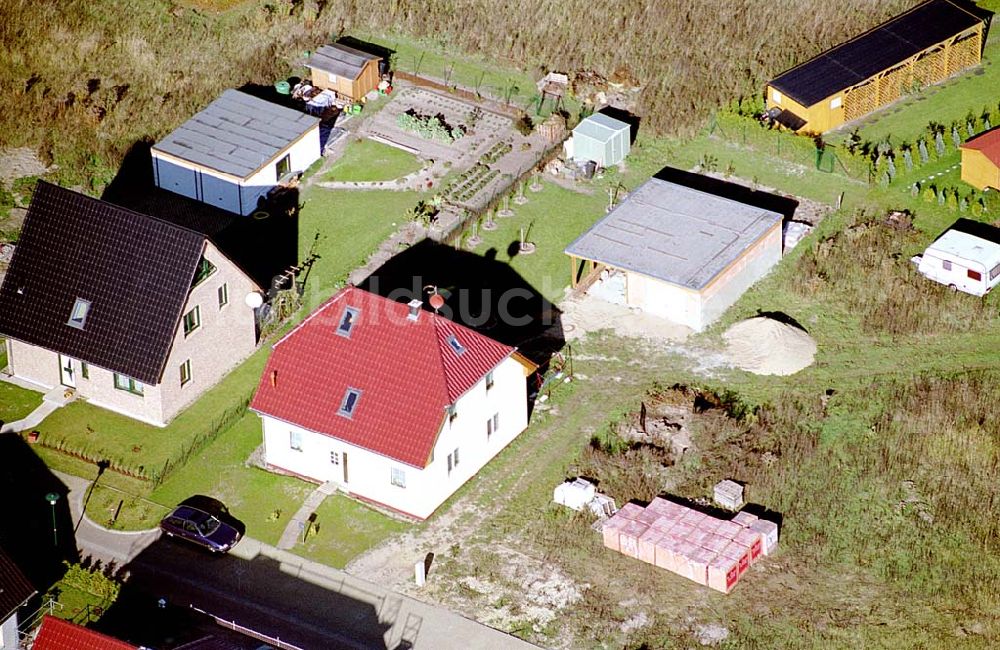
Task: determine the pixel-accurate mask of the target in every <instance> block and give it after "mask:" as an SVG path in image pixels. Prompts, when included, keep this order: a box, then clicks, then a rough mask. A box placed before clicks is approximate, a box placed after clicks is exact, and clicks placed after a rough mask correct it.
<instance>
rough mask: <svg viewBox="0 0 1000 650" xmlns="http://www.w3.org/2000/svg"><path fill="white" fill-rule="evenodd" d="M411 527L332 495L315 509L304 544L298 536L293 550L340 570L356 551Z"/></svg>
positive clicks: (350, 500)
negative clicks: (312, 521) (314, 519)
mask: <svg viewBox="0 0 1000 650" xmlns="http://www.w3.org/2000/svg"><path fill="white" fill-rule="evenodd" d="M410 526H411V524H407V523H404V522H402V521H399V520H396V519H393V518H391V517H387V516H386V515H383V514H382V513H380V512H377V511H375V510H372V509H371V508H369V507H368V506H365V505H363V504H361V503H359V502H357V501H355V500H353V499H349V498H347V497H345V496H342V495H340V494H334V495H332V496H329V497H327V498H326V499H325V500H324V501H323V503H321V504H320V506H319V508H317V509H316V521H315V523H313V524H312V528H311V529H310V532H309V534H308V536H307V537H306V541H305V543H302V542H301V538H300V540H299V543H298V545H297V546H296V547H295V548H294V549H293V552H295V553H298V554H299V555H302V556H304V557H307V558H309V559H311V560H316V561H317V562H321V563H323V564H327V565H329V566H333V567H337V568H338V569H342V568H343V567H344V566H345V565H346V564H347V563H348V562H349V561H350V560H351V559H352V558H354V557H355V556H356V555H358V554H359V553H363V552H364V551H366V550H368V549H369V548H371V547H372V546H375V545H376V544H378V543H379V542H381V541H382V540H383V539H385V538H386V537H389V536H390V535H394V534H396V533H399V532H402V531H404V530H406V529H407V528H409V527H410Z"/></svg>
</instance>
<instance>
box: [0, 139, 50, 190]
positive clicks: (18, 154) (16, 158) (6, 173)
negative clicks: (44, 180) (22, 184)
mask: <svg viewBox="0 0 1000 650" xmlns="http://www.w3.org/2000/svg"><path fill="white" fill-rule="evenodd" d="M47 171H49V168H48V167H46V166H45V163H43V162H42V161H41V159H40V158H39V157H38V154H37V153H36V152H35V151H34V150H33V149H30V148H28V147H15V148H13V149H3V150H0V182H2V183H5V184H9V183H10V182H11V181H13V180H17V179H18V178H24V177H26V176H41V175H42V174H44V173H45V172H47Z"/></svg>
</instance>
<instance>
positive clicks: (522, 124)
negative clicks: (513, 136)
mask: <svg viewBox="0 0 1000 650" xmlns="http://www.w3.org/2000/svg"><path fill="white" fill-rule="evenodd" d="M514 128H515V129H516V130H517V132H518V133H520V134H521V135H523V136H529V135H531V132H532V131H533V130H534V128H535V123H534V122H532V121H531V118H530V117H528V116H527V115H522V116H521V117H520V118H519V119H518V120H517V121H515V122H514Z"/></svg>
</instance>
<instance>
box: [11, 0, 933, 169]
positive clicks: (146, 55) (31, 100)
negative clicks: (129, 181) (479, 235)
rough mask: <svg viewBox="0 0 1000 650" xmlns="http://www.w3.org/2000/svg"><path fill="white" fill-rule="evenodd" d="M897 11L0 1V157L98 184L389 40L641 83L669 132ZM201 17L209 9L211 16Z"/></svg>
mask: <svg viewBox="0 0 1000 650" xmlns="http://www.w3.org/2000/svg"><path fill="white" fill-rule="evenodd" d="M912 4H915V3H914V2H913V1H912V0H842V1H840V2H835V3H834V2H826V1H824V0H789V1H787V2H779V3H764V2H759V1H756V0H673V1H671V2H659V1H653V0H646V1H645V2H638V1H634V0H633V1H628V2H617V1H611V0H559V1H553V0H516V1H513V0H503V1H500V2H497V1H495V0H464V1H463V2H461V3H455V2H452V1H451V0H427V1H425V2H419V3H417V2H406V1H395V2H389V3H386V2H376V1H375V0H356V1H354V2H350V3H341V2H327V1H325V0H295V1H292V0H270V1H267V2H265V1H264V0H247V1H244V2H233V1H230V0H226V1H224V2H209V1H205V0H199V1H197V2H186V3H185V2H179V3H171V2H167V1H164V0H146V1H144V2H131V1H125V0H58V1H56V0H0V62H2V65H0V93H2V96H3V97H4V110H3V111H0V147H2V146H10V145H27V146H32V147H38V149H39V151H40V153H41V154H42V155H43V157H45V158H46V159H48V160H49V161H50V162H55V163H56V164H58V165H59V166H60V170H61V171H60V176H61V178H60V179H59V180H63V181H65V182H70V183H78V184H92V185H94V186H95V187H98V186H100V185H101V184H103V183H104V182H105V181H106V180H107V178H108V177H109V176H110V175H112V174H113V173H114V172H115V170H116V168H117V166H118V165H119V164H120V162H121V160H122V159H123V157H124V155H125V153H126V152H127V151H128V149H129V147H130V146H131V145H132V144H133V143H135V142H136V141H139V140H143V139H149V138H153V139H155V138H157V137H159V136H161V135H163V134H164V133H166V132H167V131H169V130H170V129H172V128H173V127H175V126H177V124H179V123H180V122H181V121H183V120H184V119H185V118H187V117H188V116H190V115H191V113H193V112H195V111H196V110H198V109H199V108H201V107H202V106H204V105H205V104H206V103H207V102H208V101H210V100H211V99H212V98H213V97H214V96H215V95H217V94H218V93H219V92H220V91H221V90H222V89H223V88H227V87H234V86H239V85H241V84H243V83H246V82H257V83H268V84H269V83H273V81H274V80H275V79H276V78H279V77H281V76H284V75H288V74H294V73H296V72H299V71H300V68H299V67H298V66H299V65H300V63H301V60H302V53H303V51H305V50H311V49H315V47H316V46H317V45H318V44H320V43H322V42H325V41H328V40H329V39H330V38H331V36H336V35H340V34H349V33H350V32H351V30H352V28H354V27H357V28H358V29H364V30H365V31H372V30H382V31H395V32H401V33H404V34H408V35H410V36H416V37H431V38H433V39H434V40H435V41H436V42H440V43H442V44H444V45H446V46H448V47H451V48H454V49H456V50H458V51H462V50H464V51H467V52H470V53H476V54H478V55H480V56H486V57H489V58H491V59H493V60H497V61H507V62H510V63H511V64H512V65H515V66H519V67H521V68H523V69H526V70H530V71H532V72H539V71H540V70H542V69H549V68H553V69H562V70H568V71H577V70H594V71H597V72H599V73H601V74H603V75H606V76H609V77H610V76H613V75H615V73H618V75H619V76H624V77H632V78H635V79H636V80H638V81H639V83H641V84H642V86H643V88H644V90H643V92H642V95H641V109H640V112H641V113H642V115H643V118H644V123H645V124H647V125H651V126H653V127H655V128H657V129H660V130H665V131H685V130H689V129H690V128H691V127H692V125H695V124H697V123H698V122H699V121H700V120H701V119H702V118H703V117H704V116H705V115H706V114H708V112H709V111H711V110H712V108H713V107H715V106H717V105H719V104H721V103H724V102H727V101H728V100H730V99H732V98H733V97H736V96H739V95H748V94H754V93H757V92H759V90H760V86H761V82H762V81H764V80H765V79H766V78H768V77H769V76H771V75H773V74H775V73H777V72H779V71H781V70H782V69H784V68H786V67H788V66H790V65H792V64H794V63H796V62H799V61H801V60H803V59H805V58H807V57H809V56H811V55H813V54H815V53H817V52H819V51H821V50H822V49H824V48H826V47H828V46H830V45H833V44H835V43H837V42H839V41H841V40H843V39H844V38H847V37H849V36H851V35H853V34H856V33H858V32H859V31H862V30H863V29H866V28H868V27H870V26H872V25H874V24H876V23H878V22H880V21H881V20H883V19H885V18H886V17H888V16H890V15H892V14H893V13H895V12H898V11H899V10H901V9H903V8H905V7H907V6H909V5H912ZM213 7H220V8H224V9H225V10H224V11H213V10H212V8H213Z"/></svg>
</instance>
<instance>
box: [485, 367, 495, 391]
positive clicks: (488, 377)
mask: <svg viewBox="0 0 1000 650" xmlns="http://www.w3.org/2000/svg"><path fill="white" fill-rule="evenodd" d="M495 384H496V379H495V378H494V376H493V371H492V370H490V371H489V372H488V373H486V392H489V390H490V389H491V388H493V386H494V385H495Z"/></svg>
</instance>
